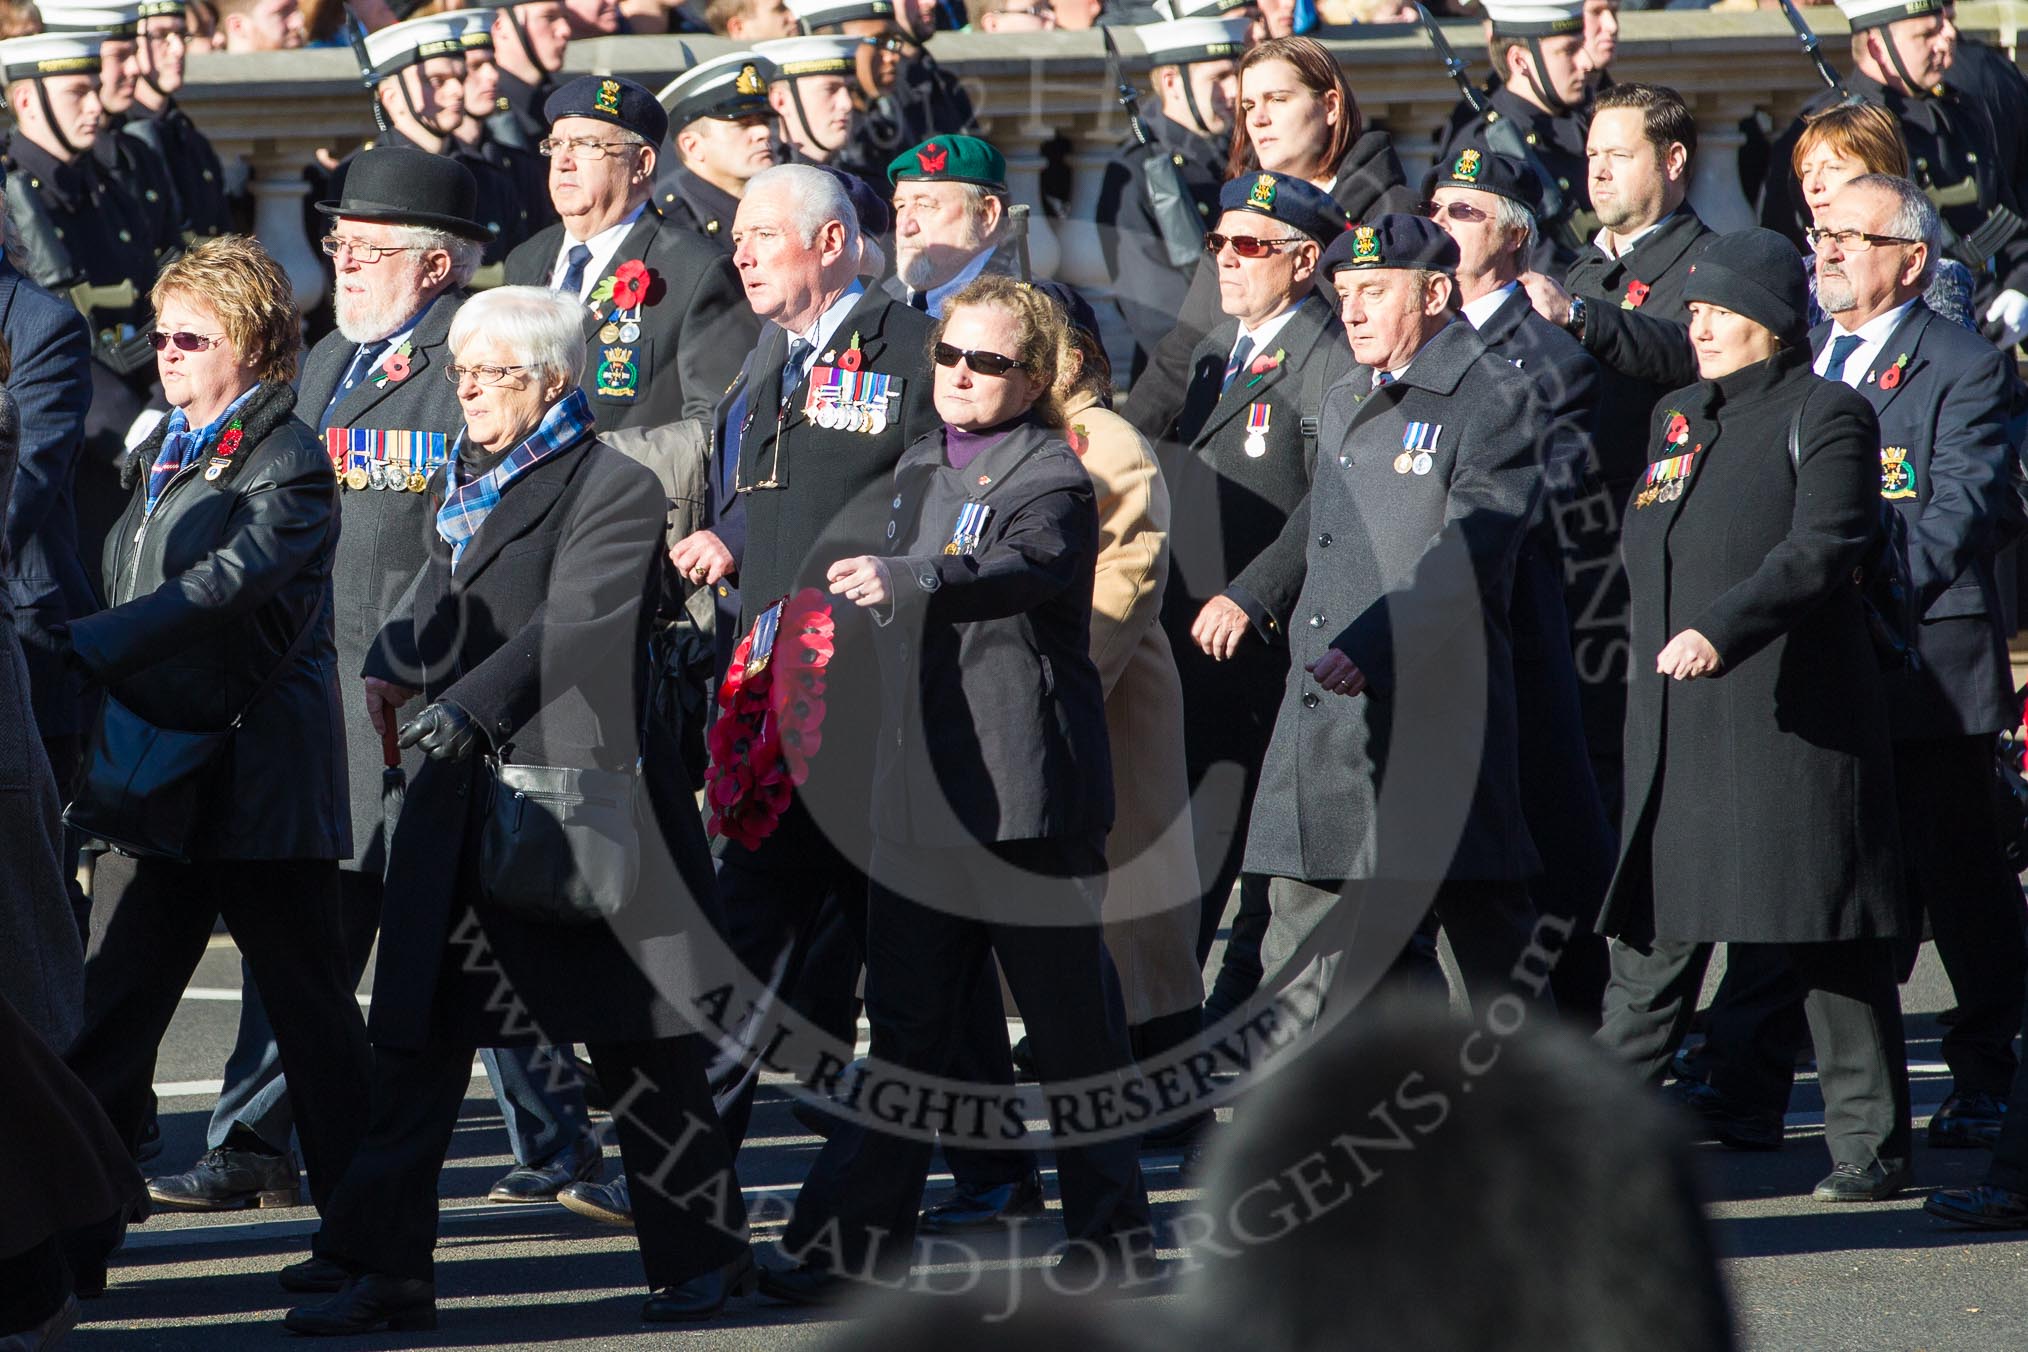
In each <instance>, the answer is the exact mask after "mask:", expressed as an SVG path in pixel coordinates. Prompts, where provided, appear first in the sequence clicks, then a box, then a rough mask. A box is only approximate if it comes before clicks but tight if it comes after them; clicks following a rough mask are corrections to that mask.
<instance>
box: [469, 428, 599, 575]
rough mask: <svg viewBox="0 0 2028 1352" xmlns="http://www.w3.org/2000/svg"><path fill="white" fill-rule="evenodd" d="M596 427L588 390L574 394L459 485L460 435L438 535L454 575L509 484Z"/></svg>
mask: <svg viewBox="0 0 2028 1352" xmlns="http://www.w3.org/2000/svg"><path fill="white" fill-rule="evenodd" d="M593 422H594V417H593V414H592V409H591V404H590V402H589V401H588V400H586V398H585V397H584V391H583V390H572V391H571V392H570V393H569V394H567V395H565V396H564V397H563V398H561V399H559V400H557V401H556V402H555V403H554V404H552V405H550V408H549V412H547V413H545V414H543V415H542V421H541V422H539V423H537V424H536V426H535V430H534V431H533V432H530V433H529V434H528V437H527V439H526V440H525V441H523V442H522V443H521V444H520V445H519V446H516V447H515V448H514V449H513V450H511V451H509V452H507V455H506V458H504V459H503V460H501V461H500V463H499V464H497V465H495V466H493V468H491V469H489V470H487V471H486V472H485V473H484V474H481V475H480V476H479V477H478V478H476V479H474V480H472V481H471V482H470V483H465V484H461V483H459V482H458V475H459V474H460V472H461V466H462V462H461V461H460V459H459V452H461V451H462V450H463V449H464V445H465V436H464V433H462V432H460V433H459V434H458V440H457V444H456V445H454V446H452V447H451V463H450V465H449V466H448V467H447V468H446V469H445V474H446V475H447V476H448V480H449V482H450V484H451V491H450V492H449V493H447V494H445V496H444V505H443V506H442V507H440V508H438V509H437V534H438V535H440V536H442V537H443V540H444V543H445V544H447V545H449V546H450V547H451V571H452V572H454V573H455V572H457V571H458V560H459V559H461V558H463V557H464V554H465V546H466V545H468V544H470V543H471V542H472V537H473V536H475V535H477V534H478V533H479V527H481V526H483V525H485V524H486V515H487V513H489V512H491V511H492V510H493V509H494V508H495V507H497V506H499V505H500V495H501V494H503V493H505V492H506V491H507V485H508V484H510V483H513V482H514V480H515V479H517V478H519V477H520V476H521V475H522V474H524V473H525V472H527V471H528V470H529V469H530V468H531V467H533V466H535V465H539V464H541V463H542V462H543V461H544V460H547V459H548V458H549V457H550V456H552V455H554V454H556V453H557V452H558V451H560V450H562V449H563V448H564V447H566V446H568V445H570V444H571V443H572V442H574V441H577V440H578V439H579V438H581V437H583V436H584V435H585V433H587V432H589V431H591V430H592V424H593Z"/></svg>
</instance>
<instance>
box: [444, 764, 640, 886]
mask: <svg viewBox="0 0 2028 1352" xmlns="http://www.w3.org/2000/svg"><path fill="white" fill-rule="evenodd" d="M486 769H487V772H488V774H489V776H490V777H491V788H490V792H489V794H488V797H487V801H486V821H485V825H484V827H483V828H482V829H481V831H480V834H479V887H480V890H481V891H483V892H484V893H485V896H486V900H488V901H490V902H492V903H493V904H494V905H495V906H498V907H500V908H501V909H502V910H507V911H512V912H514V913H515V914H517V915H520V916H522V917H524V918H525V919H529V920H540V921H546V922H548V923H550V924H556V925H581V924H587V923H589V922H591V921H594V920H604V919H607V918H608V917H610V916H612V915H614V914H616V913H617V912H618V911H619V909H620V908H621V907H622V906H625V905H626V904H627V902H628V901H629V900H630V899H631V898H632V897H633V895H634V887H635V884H636V883H638V882H639V881H640V876H641V821H640V817H639V816H638V814H639V813H640V812H642V811H644V810H646V809H645V804H646V799H647V795H646V794H645V793H644V792H643V791H642V787H641V774H640V769H639V767H638V766H636V768H634V769H632V770H581V769H577V768H575V767H572V766H568V765H522V764H518V763H516V762H513V761H509V760H507V759H506V757H505V756H504V755H503V756H488V757H487V758H486Z"/></svg>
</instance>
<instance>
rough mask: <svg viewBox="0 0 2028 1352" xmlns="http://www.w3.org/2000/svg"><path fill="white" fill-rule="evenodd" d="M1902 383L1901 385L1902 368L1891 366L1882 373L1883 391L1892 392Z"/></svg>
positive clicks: (1881, 383) (1881, 384)
mask: <svg viewBox="0 0 2028 1352" xmlns="http://www.w3.org/2000/svg"><path fill="white" fill-rule="evenodd" d="M1900 383H1901V368H1900V367H1899V366H1890V367H1888V368H1887V369H1886V370H1885V371H1882V372H1881V373H1880V388H1881V389H1883V390H1891V389H1893V388H1894V387H1895V386H1897V385H1899V384H1900Z"/></svg>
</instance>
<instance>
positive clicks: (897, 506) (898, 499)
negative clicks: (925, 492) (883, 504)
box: [891, 493, 901, 512]
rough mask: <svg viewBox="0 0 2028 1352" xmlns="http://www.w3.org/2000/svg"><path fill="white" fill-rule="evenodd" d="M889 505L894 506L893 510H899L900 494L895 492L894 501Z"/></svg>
mask: <svg viewBox="0 0 2028 1352" xmlns="http://www.w3.org/2000/svg"><path fill="white" fill-rule="evenodd" d="M891 505H892V506H893V507H894V510H895V511H897V512H898V511H900V510H901V494H899V493H896V494H895V495H894V502H893V503H892V504H891Z"/></svg>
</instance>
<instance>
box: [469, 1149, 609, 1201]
mask: <svg viewBox="0 0 2028 1352" xmlns="http://www.w3.org/2000/svg"><path fill="white" fill-rule="evenodd" d="M605 1167H606V1157H605V1153H604V1152H603V1151H601V1150H600V1149H599V1143H598V1142H597V1141H596V1140H594V1139H593V1138H592V1137H590V1136H580V1137H578V1138H577V1141H576V1143H575V1144H573V1145H570V1146H568V1147H566V1148H564V1149H562V1150H559V1151H557V1152H556V1153H555V1154H554V1155H552V1156H550V1157H549V1158H548V1159H547V1160H545V1161H543V1162H542V1163H541V1164H523V1165H521V1166H519V1167H518V1168H515V1169H513V1170H510V1171H509V1172H508V1173H507V1174H506V1175H504V1176H503V1177H502V1178H501V1179H500V1181H499V1182H498V1183H495V1184H494V1185H493V1190H492V1191H491V1192H489V1193H487V1194H486V1200H487V1201H489V1202H553V1201H555V1200H556V1195H557V1194H558V1193H560V1192H562V1191H563V1190H564V1189H565V1188H567V1187H569V1186H570V1185H571V1184H573V1183H582V1182H585V1181H586V1180H589V1179H594V1178H597V1177H598V1176H599V1173H600V1171H601V1170H603V1169H604V1168H605Z"/></svg>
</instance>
